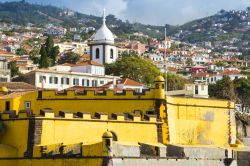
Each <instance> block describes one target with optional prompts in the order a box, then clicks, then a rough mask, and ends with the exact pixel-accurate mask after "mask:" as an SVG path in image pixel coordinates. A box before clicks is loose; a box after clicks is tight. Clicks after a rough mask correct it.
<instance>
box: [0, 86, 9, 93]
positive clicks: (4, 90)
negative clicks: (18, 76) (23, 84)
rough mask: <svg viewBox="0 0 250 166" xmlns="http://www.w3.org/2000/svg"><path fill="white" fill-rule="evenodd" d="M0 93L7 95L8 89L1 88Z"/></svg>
mask: <svg viewBox="0 0 250 166" xmlns="http://www.w3.org/2000/svg"><path fill="white" fill-rule="evenodd" d="M0 91H1V92H4V93H8V91H9V90H8V88H6V87H5V86H3V87H1V90H0Z"/></svg>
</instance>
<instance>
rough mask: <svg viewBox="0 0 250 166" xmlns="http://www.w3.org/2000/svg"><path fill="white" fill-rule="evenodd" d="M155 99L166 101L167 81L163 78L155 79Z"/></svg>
mask: <svg viewBox="0 0 250 166" xmlns="http://www.w3.org/2000/svg"><path fill="white" fill-rule="evenodd" d="M154 83H155V98H156V99H165V79H164V78H163V77H162V76H157V77H156V78H155V81H154Z"/></svg>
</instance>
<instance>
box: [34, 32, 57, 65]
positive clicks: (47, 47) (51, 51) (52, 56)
mask: <svg viewBox="0 0 250 166" xmlns="http://www.w3.org/2000/svg"><path fill="white" fill-rule="evenodd" d="M42 49H44V50H42ZM44 51H45V52H44ZM41 53H43V56H42V54H41ZM40 54H41V57H40V61H41V58H43V60H42V61H44V62H45V61H48V62H49V63H48V64H49V66H54V65H55V64H56V60H57V57H58V54H59V47H58V46H54V41H53V38H52V36H48V37H47V39H46V41H45V44H44V45H42V47H41V49H40ZM45 54H46V58H45ZM44 59H46V60H44ZM35 60H36V59H35ZM39 64H40V63H39ZM44 64H47V63H44ZM49 66H48V67H49Z"/></svg>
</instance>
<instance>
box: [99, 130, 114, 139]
mask: <svg viewBox="0 0 250 166" xmlns="http://www.w3.org/2000/svg"><path fill="white" fill-rule="evenodd" d="M102 138H113V135H112V133H111V132H109V131H106V132H105V133H104V134H103V135H102Z"/></svg>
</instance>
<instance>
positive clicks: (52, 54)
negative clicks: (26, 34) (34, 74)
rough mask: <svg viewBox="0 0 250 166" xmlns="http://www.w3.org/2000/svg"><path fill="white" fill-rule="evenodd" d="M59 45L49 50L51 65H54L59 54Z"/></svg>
mask: <svg viewBox="0 0 250 166" xmlns="http://www.w3.org/2000/svg"><path fill="white" fill-rule="evenodd" d="M59 53H60V51H59V47H58V46H56V47H52V49H51V52H50V58H51V59H52V65H53V66H54V65H55V63H56V60H57V56H58V55H59Z"/></svg>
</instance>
